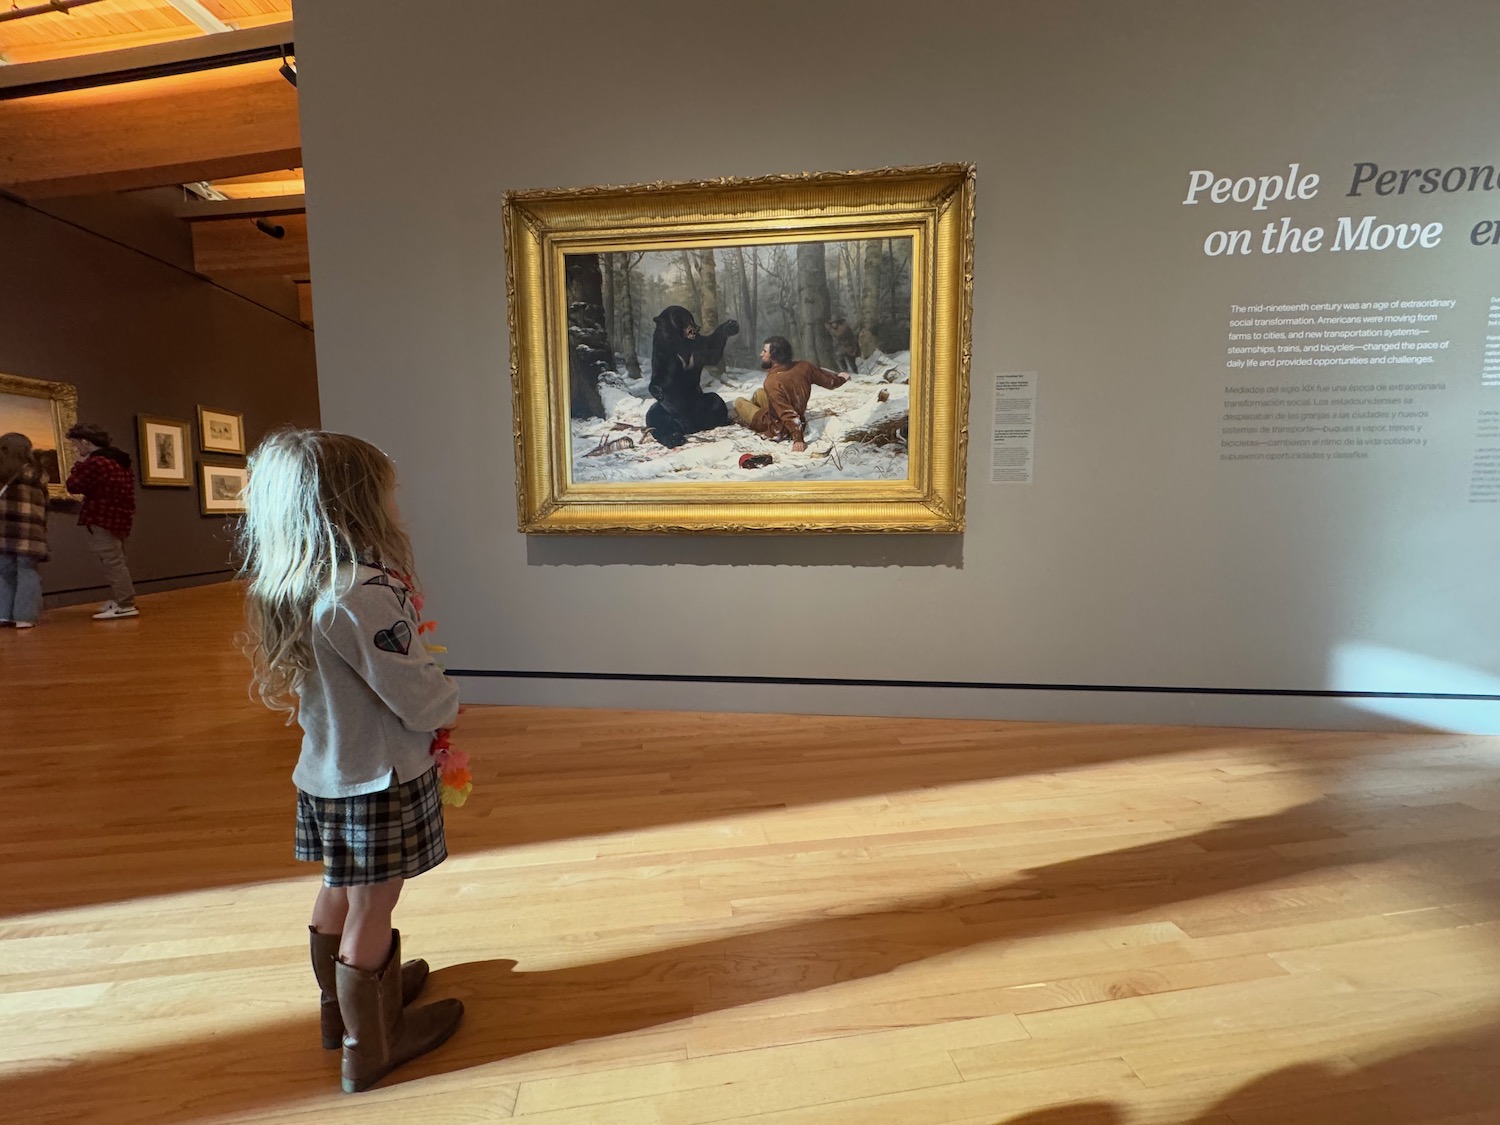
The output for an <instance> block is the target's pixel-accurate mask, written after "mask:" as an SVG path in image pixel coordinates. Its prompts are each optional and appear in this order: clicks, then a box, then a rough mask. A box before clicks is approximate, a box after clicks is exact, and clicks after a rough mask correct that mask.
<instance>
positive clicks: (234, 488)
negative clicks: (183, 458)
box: [198, 460, 250, 516]
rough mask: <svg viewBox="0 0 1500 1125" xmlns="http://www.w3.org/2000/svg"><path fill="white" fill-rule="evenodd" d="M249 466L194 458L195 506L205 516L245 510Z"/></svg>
mask: <svg viewBox="0 0 1500 1125" xmlns="http://www.w3.org/2000/svg"><path fill="white" fill-rule="evenodd" d="M249 480H250V470H249V469H248V468H247V467H246V466H245V465H244V464H236V463H233V462H228V461H206V460H205V461H199V462H198V510H199V511H200V512H202V513H203V514H204V515H205V516H234V515H240V514H242V513H243V512H244V511H245V501H244V492H245V485H246V483H247V482H248V481H249Z"/></svg>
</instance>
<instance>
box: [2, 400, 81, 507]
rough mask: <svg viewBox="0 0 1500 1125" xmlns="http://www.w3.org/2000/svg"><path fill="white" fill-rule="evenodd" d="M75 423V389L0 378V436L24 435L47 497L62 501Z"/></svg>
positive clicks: (70, 470)
mask: <svg viewBox="0 0 1500 1125" xmlns="http://www.w3.org/2000/svg"><path fill="white" fill-rule="evenodd" d="M77 421H78V388H77V387H75V386H73V384H71V383H51V382H48V381H47V380H45V379H28V378H25V377H23V376H21V375H3V374H0V434H4V433H11V432H13V431H14V432H17V433H24V434H25V435H26V436H27V437H29V438H30V439H31V445H32V448H33V449H34V450H35V451H36V452H37V454H38V455H39V459H40V460H41V462H42V464H43V467H44V468H45V469H46V472H47V482H48V483H47V495H48V496H50V497H51V498H52V499H54V500H66V499H68V498H69V496H70V493H69V492H68V489H67V484H66V482H67V479H68V474H69V473H71V472H72V471H73V460H74V457H73V446H72V443H70V442H69V441H68V431H69V430H70V429H72V428H73V426H74V425H75V424H76V423H77Z"/></svg>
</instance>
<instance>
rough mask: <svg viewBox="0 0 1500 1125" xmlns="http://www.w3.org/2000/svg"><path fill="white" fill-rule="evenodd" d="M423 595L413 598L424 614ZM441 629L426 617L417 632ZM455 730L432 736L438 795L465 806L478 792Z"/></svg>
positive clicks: (435, 649)
mask: <svg viewBox="0 0 1500 1125" xmlns="http://www.w3.org/2000/svg"><path fill="white" fill-rule="evenodd" d="M405 581H406V584H407V586H408V587H410V586H411V585H412V583H411V581H410V579H405ZM423 600H424V599H423V598H422V595H420V594H413V595H412V598H411V604H412V609H413V610H415V611H416V613H417V614H418V615H419V616H420V615H421V612H422V604H423ZM436 629H437V622H436V621H423V622H422V623H421V624H419V625H418V626H417V635H418V636H419V637H420V636H424V635H425V634H427V633H431V632H433V631H434V630H436ZM422 644H423V646H424V647H425V648H426V649H427V651H428V652H430V653H432V654H433V655H438V654H440V653H444V652H447V651H448V648H447V646H446V645H439V644H433V643H432V642H431V641H423V642H422ZM439 667H441V664H440V665H439ZM463 711H464V709H463V708H462V707H460V708H459V709H458V713H459V714H460V715H462V714H463ZM452 737H453V732H452V731H451V730H449V729H448V728H446V727H445V728H443V729H442V730H439V731H436V732H435V733H434V734H433V736H432V747H431V753H432V757H433V760H434V761H435V762H437V767H438V779H439V782H440V784H439V786H438V799H439V800H441V801H442V802H443V804H445V805H451V806H452V807H453V808H455V809H456V808H460V807H462V805H463V803H464V802H465V801H467V800H468V799H469V794H470V793H472V792H474V775H473V774H472V773H470V772H469V756H468V755H467V754H465V753H464V752H463V751H462V750H455V749H453V746H452V742H451V740H452Z"/></svg>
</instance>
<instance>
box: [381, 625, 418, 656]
mask: <svg viewBox="0 0 1500 1125" xmlns="http://www.w3.org/2000/svg"><path fill="white" fill-rule="evenodd" d="M375 647H376V648H378V649H380V650H381V651H383V652H399V653H400V654H401V655H402V656H405V655H406V654H407V653H408V652H410V651H411V624H410V623H409V622H406V621H398V622H396V623H395V624H394V625H392V626H391V627H390V628H389V629H382V630H380V632H378V633H376V634H375Z"/></svg>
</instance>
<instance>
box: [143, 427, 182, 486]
mask: <svg viewBox="0 0 1500 1125" xmlns="http://www.w3.org/2000/svg"><path fill="white" fill-rule="evenodd" d="M191 430H192V426H191V425H190V424H189V423H187V422H184V421H180V420H179V419H176V418H158V417H156V416H155V415H152V414H139V415H137V416H136V447H137V450H138V452H139V454H140V465H141V483H142V484H144V485H146V486H147V487H149V488H192V487H193V470H192V439H191V438H190V437H189V436H188V435H189V433H190V432H191Z"/></svg>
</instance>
